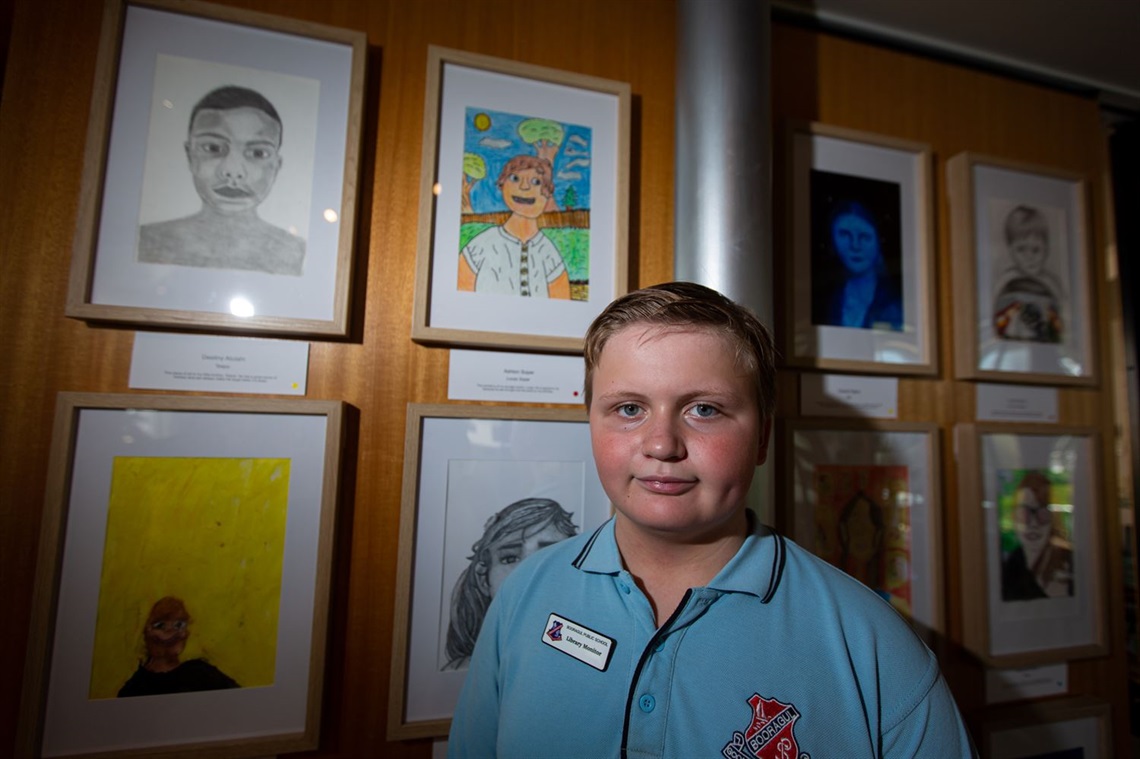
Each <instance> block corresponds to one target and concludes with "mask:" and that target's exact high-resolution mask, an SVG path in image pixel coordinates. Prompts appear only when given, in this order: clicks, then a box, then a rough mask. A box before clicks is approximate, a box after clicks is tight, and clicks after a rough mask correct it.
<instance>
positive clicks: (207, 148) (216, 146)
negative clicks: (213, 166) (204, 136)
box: [195, 140, 229, 158]
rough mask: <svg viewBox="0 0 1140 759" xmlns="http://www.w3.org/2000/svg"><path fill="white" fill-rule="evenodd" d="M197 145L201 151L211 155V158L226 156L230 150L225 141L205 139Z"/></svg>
mask: <svg viewBox="0 0 1140 759" xmlns="http://www.w3.org/2000/svg"><path fill="white" fill-rule="evenodd" d="M195 147H197V148H198V152H199V153H203V154H204V155H206V156H209V157H211V158H216V157H218V156H224V155H225V154H226V153H228V152H229V150H228V148H227V146H226V144H225V143H224V142H214V141H212V140H203V141H201V142H199V143H197V145H196V146H195Z"/></svg>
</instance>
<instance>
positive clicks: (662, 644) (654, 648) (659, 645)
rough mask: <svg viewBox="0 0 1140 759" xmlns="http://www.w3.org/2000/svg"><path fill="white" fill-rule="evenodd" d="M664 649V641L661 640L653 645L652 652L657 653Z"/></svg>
mask: <svg viewBox="0 0 1140 759" xmlns="http://www.w3.org/2000/svg"><path fill="white" fill-rule="evenodd" d="M664 650H665V641H661V642H660V643H658V644H657V645H656V646H654V647H653V651H654V653H658V654H659V653H661V652H662V651H664Z"/></svg>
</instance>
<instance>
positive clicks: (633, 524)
mask: <svg viewBox="0 0 1140 759" xmlns="http://www.w3.org/2000/svg"><path fill="white" fill-rule="evenodd" d="M592 388H593V396H592V401H591V403H590V410H589V413H590V438H591V442H592V444H593V449H594V460H595V462H596V464H597V468H598V475H599V476H600V478H601V481H602V487H603V488H604V489H605V491H606V494H607V495H608V496H609V497H610V501H611V503H613V505H614V508H615V509H616V510H617V513H618V524H619V528H623V529H628V530H634V531H638V532H641V533H643V534H645V535H647V536H648V535H653V536H656V537H667V538H669V539H673V540H681V541H685V542H696V541H699V540H703V539H709V538H716V537H721V536H725V535H727V534H732V533H735V532H736V531H737V530H739V529H740V528H741V521H740V520H742V519H743V514H744V506H745V497H746V495H747V493H748V487H749V484H750V483H751V482H752V476H753V474H754V471H755V467H756V466H758V465H759V464H761V463H763V462H764V459H765V457H766V455H767V447H768V429H769V425H768V420H761V418H760V409H759V406H758V405H757V399H756V385H755V382H754V381H753V377H752V376H751V375H750V374H749V373H747V372H746V371H744V370H742V369H740V368H739V367H738V366H737V364H736V361H735V357H734V353H733V351H732V350H731V349H730V348H729V345H728V343H727V342H726V341H725V340H724V339H723V338H721V337H720V336H718V335H716V334H714V333H712V332H710V331H708V330H704V329H697V328H664V329H663V328H661V327H654V326H646V325H642V324H633V325H630V326H628V327H625V328H624V329H622V330H620V331H618V332H616V333H615V334H614V335H613V336H612V337H611V338H610V339H609V341H608V342H607V343H606V345H605V348H603V350H602V353H601V356H600V357H599V359H598V362H597V364H596V366H595V368H594V376H593V384H592ZM623 522H624V525H623Z"/></svg>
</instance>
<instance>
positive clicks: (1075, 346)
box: [946, 153, 1097, 385]
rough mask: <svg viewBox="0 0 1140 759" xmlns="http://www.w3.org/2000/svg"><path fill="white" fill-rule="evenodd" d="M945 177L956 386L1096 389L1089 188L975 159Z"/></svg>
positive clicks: (1069, 177) (954, 165) (1064, 177)
mask: <svg viewBox="0 0 1140 759" xmlns="http://www.w3.org/2000/svg"><path fill="white" fill-rule="evenodd" d="M946 177H947V182H948V184H949V192H950V222H951V226H950V233H951V234H950V237H951V243H952V250H953V255H952V257H951V260H952V261H953V266H952V269H953V277H954V302H955V307H954V314H955V316H954V346H955V347H954V373H955V376H957V377H960V378H966V379H981V380H995V381H999V382H1002V381H1004V382H1018V383H1042V384H1048V385H1092V384H1095V383H1096V381H1097V377H1096V360H1095V352H1094V344H1095V338H1096V329H1095V322H1094V316H1093V313H1092V310H1091V306H1090V303H1091V300H1090V298H1091V293H1092V280H1091V273H1092V271H1091V264H1090V260H1091V259H1090V248H1089V243H1088V239H1089V238H1088V226H1087V211H1086V209H1085V198H1086V194H1087V189H1086V188H1085V181H1084V179H1083V178H1082V177H1080V176H1079V175H1076V174H1070V173H1067V172H1062V171H1057V170H1054V169H1044V168H1040V167H1036V166H1025V165H1023V164H1015V163H1011V162H1008V161H1003V160H999V159H996V158H988V157H984V156H979V155H975V154H973V153H959V154H958V155H956V156H954V157H953V158H951V159H950V160H949V161H948V162H947V163H946Z"/></svg>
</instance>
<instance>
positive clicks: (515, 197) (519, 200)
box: [511, 195, 534, 206]
mask: <svg viewBox="0 0 1140 759" xmlns="http://www.w3.org/2000/svg"><path fill="white" fill-rule="evenodd" d="M511 200H513V201H515V202H516V203H518V204H520V205H524V206H533V205H534V198H524V197H521V196H519V195H512V196H511Z"/></svg>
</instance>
